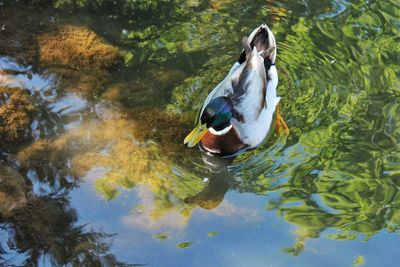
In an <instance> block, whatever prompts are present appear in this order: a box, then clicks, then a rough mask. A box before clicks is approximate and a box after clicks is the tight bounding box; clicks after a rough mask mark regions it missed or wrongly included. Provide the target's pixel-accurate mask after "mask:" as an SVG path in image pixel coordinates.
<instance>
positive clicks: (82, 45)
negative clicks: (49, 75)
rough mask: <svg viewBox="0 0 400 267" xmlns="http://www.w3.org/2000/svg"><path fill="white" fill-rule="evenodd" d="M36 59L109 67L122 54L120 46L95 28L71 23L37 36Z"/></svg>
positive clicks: (78, 65)
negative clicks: (113, 43) (112, 42)
mask: <svg viewBox="0 0 400 267" xmlns="http://www.w3.org/2000/svg"><path fill="white" fill-rule="evenodd" d="M38 43H39V61H40V63H41V64H43V65H46V66H47V65H49V66H51V65H64V66H70V67H72V68H77V69H109V68H111V67H114V66H116V65H118V64H120V63H122V61H123V58H122V55H121V53H120V52H119V50H118V49H117V48H116V47H114V46H112V45H111V44H109V43H107V42H106V41H105V40H104V39H103V38H101V37H100V36H98V35H97V34H96V33H95V32H93V31H91V30H89V29H87V28H84V27H77V26H72V25H64V26H60V27H57V28H56V29H55V30H52V31H50V32H48V33H45V34H42V35H40V36H39V37H38Z"/></svg>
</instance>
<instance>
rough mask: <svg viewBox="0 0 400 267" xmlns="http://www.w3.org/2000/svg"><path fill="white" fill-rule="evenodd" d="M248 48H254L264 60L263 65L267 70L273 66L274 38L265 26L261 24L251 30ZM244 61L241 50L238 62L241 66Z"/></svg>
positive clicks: (274, 54)
mask: <svg viewBox="0 0 400 267" xmlns="http://www.w3.org/2000/svg"><path fill="white" fill-rule="evenodd" d="M248 40H249V43H250V47H251V48H253V47H256V48H257V51H260V53H261V55H262V56H263V57H264V59H265V65H266V67H268V68H269V66H270V65H273V64H275V60H276V43H275V36H274V35H273V34H272V32H271V30H270V29H269V28H268V26H267V25H266V24H261V25H260V26H259V27H257V28H256V29H254V30H253V32H252V33H251V34H250V36H249V38H248ZM245 60H246V51H245V50H243V51H242V54H241V55H240V58H239V60H238V62H239V63H240V64H241V63H243V62H244V61H245Z"/></svg>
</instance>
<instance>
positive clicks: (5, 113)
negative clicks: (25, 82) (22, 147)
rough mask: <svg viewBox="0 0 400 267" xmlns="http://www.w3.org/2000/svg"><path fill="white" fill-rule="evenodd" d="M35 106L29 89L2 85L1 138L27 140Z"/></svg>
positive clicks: (0, 105) (5, 139) (0, 100)
mask: <svg viewBox="0 0 400 267" xmlns="http://www.w3.org/2000/svg"><path fill="white" fill-rule="evenodd" d="M34 111H35V106H34V105H33V104H32V102H31V100H30V97H29V94H28V92H27V91H25V90H22V89H20V88H6V87H0V138H1V140H4V141H25V140H27V139H29V138H30V130H31V129H30V125H31V123H32V117H33V113H34Z"/></svg>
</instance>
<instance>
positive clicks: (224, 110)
mask: <svg viewBox="0 0 400 267" xmlns="http://www.w3.org/2000/svg"><path fill="white" fill-rule="evenodd" d="M232 116H233V103H232V101H231V99H230V98H229V97H225V96H221V97H217V98H214V99H212V100H211V101H210V103H208V104H207V106H206V107H205V109H204V111H203V113H202V114H201V117H200V119H199V121H198V122H197V125H196V127H195V128H194V129H193V130H192V131H191V132H190V134H188V136H186V138H185V140H184V141H183V143H184V144H185V145H187V146H188V147H193V146H195V145H196V144H197V143H198V142H199V141H200V140H201V138H202V137H203V136H204V135H205V134H206V133H207V131H208V130H210V131H211V132H212V133H216V134H218V133H223V132H225V131H227V130H228V129H230V128H231V126H232V125H231V119H232Z"/></svg>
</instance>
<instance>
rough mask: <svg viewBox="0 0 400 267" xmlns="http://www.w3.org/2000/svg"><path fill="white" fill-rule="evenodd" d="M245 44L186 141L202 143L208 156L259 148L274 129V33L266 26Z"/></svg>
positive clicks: (202, 109) (207, 102) (188, 144)
mask: <svg viewBox="0 0 400 267" xmlns="http://www.w3.org/2000/svg"><path fill="white" fill-rule="evenodd" d="M242 45H243V50H242V54H241V56H240V57H239V60H238V61H237V62H236V63H235V64H234V65H233V66H232V68H231V70H230V71H229V73H228V75H227V76H226V77H225V79H224V80H223V81H222V82H220V83H219V84H218V85H217V86H216V87H215V88H214V89H213V90H212V91H211V93H210V94H209V95H208V96H207V98H206V99H205V101H204V104H203V106H202V108H201V110H200V113H199V116H198V119H197V124H196V126H195V128H194V129H193V130H192V131H191V132H190V133H189V135H188V136H187V137H186V138H185V140H184V144H186V145H187V146H188V147H193V146H194V145H196V144H197V143H199V146H200V148H201V149H202V150H203V151H205V152H207V153H208V154H212V155H217V156H221V157H230V156H234V155H237V154H238V153H241V152H242V151H245V150H248V149H252V148H255V147H257V146H258V145H259V144H260V143H261V142H262V141H263V140H264V138H265V137H266V135H267V133H268V132H269V130H270V128H271V124H272V120H273V117H274V113H275V110H276V107H277V105H278V103H279V100H280V97H277V95H276V87H277V85H278V73H277V69H276V67H275V59H276V43H275V37H274V35H273V34H272V32H271V30H270V29H269V28H268V27H267V25H265V24H262V25H261V26H259V27H258V28H256V29H255V30H254V31H253V32H252V33H251V34H250V36H249V37H248V38H247V37H244V38H243V40H242ZM279 118H281V117H280V116H279Z"/></svg>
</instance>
